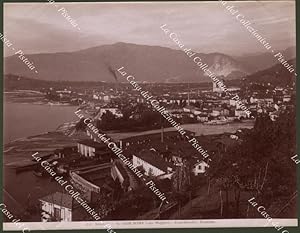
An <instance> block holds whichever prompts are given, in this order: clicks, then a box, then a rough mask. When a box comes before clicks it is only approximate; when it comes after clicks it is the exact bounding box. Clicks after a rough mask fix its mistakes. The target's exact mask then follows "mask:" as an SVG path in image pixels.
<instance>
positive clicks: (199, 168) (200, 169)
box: [192, 161, 209, 176]
mask: <svg viewBox="0 0 300 233" xmlns="http://www.w3.org/2000/svg"><path fill="white" fill-rule="evenodd" d="M206 168H209V165H208V164H207V163H206V162H204V161H199V162H197V163H195V164H194V165H193V169H192V172H193V173H194V175H195V176H198V175H199V174H203V173H205V171H206Z"/></svg>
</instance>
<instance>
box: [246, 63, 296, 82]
mask: <svg viewBox="0 0 300 233" xmlns="http://www.w3.org/2000/svg"><path fill="white" fill-rule="evenodd" d="M288 63H289V64H293V67H295V66H296V59H295V58H294V59H292V60H289V61H288ZM246 79H247V80H248V81H250V82H259V83H262V82H264V83H272V84H274V85H284V86H285V85H292V84H293V82H294V81H295V80H296V76H295V73H290V72H289V71H288V70H287V69H286V68H285V67H284V66H283V65H282V64H276V65H274V66H272V67H271V68H268V69H265V70H262V71H258V72H256V73H254V74H252V75H249V76H247V77H246Z"/></svg>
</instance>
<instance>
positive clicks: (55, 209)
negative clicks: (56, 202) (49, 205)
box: [54, 207, 60, 220]
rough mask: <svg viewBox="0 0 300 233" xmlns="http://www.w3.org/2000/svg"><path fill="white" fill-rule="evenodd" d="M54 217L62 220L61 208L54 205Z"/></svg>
mask: <svg viewBox="0 0 300 233" xmlns="http://www.w3.org/2000/svg"><path fill="white" fill-rule="evenodd" d="M54 217H55V218H56V219H59V220H60V209H59V208H56V207H54Z"/></svg>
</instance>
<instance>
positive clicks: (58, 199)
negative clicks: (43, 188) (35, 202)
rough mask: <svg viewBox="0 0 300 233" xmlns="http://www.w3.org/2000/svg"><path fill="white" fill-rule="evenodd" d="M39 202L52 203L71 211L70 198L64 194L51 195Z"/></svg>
mask: <svg viewBox="0 0 300 233" xmlns="http://www.w3.org/2000/svg"><path fill="white" fill-rule="evenodd" d="M40 200H41V201H45V202H48V203H53V204H56V205H59V206H63V207H66V208H68V209H72V204H73V200H72V197H71V196H70V195H68V194H64V193H61V192H56V193H52V194H50V195H48V196H45V197H42V198H40Z"/></svg>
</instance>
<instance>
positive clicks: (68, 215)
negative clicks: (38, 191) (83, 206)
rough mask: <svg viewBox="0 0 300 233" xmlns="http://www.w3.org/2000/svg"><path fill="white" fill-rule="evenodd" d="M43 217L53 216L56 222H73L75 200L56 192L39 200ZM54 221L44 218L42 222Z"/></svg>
mask: <svg viewBox="0 0 300 233" xmlns="http://www.w3.org/2000/svg"><path fill="white" fill-rule="evenodd" d="M39 201H40V204H41V209H42V211H43V212H42V216H52V218H55V220H56V221H64V222H71V221H72V207H73V199H72V197H71V196H70V195H68V194H64V193H60V192H56V193H53V194H50V195H48V196H46V197H43V198H41V199H39ZM45 221H53V219H52V220H50V219H45V218H43V217H42V222H45Z"/></svg>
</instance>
